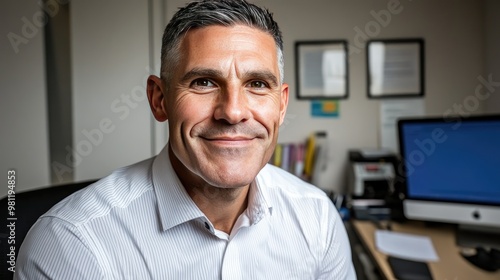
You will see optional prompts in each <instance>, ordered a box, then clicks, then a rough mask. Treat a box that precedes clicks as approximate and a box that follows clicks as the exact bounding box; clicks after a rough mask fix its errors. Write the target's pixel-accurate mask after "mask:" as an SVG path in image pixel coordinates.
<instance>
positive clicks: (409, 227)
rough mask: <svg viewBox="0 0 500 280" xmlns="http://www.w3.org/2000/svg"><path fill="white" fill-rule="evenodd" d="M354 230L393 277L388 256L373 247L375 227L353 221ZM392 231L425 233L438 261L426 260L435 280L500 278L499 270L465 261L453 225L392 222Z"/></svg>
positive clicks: (380, 266)
mask: <svg viewBox="0 0 500 280" xmlns="http://www.w3.org/2000/svg"><path fill="white" fill-rule="evenodd" d="M352 225H353V227H354V230H355V231H356V233H357V234H358V235H359V237H360V239H361V242H363V243H364V246H365V247H366V249H367V250H369V251H370V253H371V254H372V256H373V258H374V259H375V261H376V262H377V265H378V267H379V268H380V270H381V272H382V273H383V274H384V276H385V277H386V278H387V279H396V278H395V277H394V275H393V274H392V270H391V267H390V266H389V263H388V262H387V255H385V254H383V253H381V252H379V251H378V250H377V249H376V247H375V230H376V227H375V225H374V224H373V223H372V222H369V221H356V220H354V221H352ZM391 227H392V230H394V231H396V232H403V233H411V234H419V235H424V236H428V237H430V238H431V239H432V243H433V245H434V248H435V249H436V252H437V254H438V256H439V261H438V262H429V263H428V265H429V269H430V270H431V273H432V277H433V278H434V280H469V279H470V280H489V279H495V280H499V279H500V271H496V272H495V273H491V272H487V271H484V270H482V269H479V268H477V267H475V266H474V265H472V264H470V263H469V262H468V261H467V260H465V259H464V258H463V257H462V256H461V255H460V251H459V248H458V247H457V246H456V245H455V232H454V229H453V228H452V227H447V226H439V227H424V225H423V224H422V223H419V222H411V223H404V224H399V223H392V224H391Z"/></svg>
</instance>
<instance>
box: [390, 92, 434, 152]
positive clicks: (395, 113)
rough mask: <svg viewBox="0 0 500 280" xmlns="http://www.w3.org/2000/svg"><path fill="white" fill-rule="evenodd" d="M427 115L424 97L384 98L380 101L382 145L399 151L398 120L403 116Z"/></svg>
mask: <svg viewBox="0 0 500 280" xmlns="http://www.w3.org/2000/svg"><path fill="white" fill-rule="evenodd" d="M423 115H425V105H424V99H421V98H418V99H401V100H393V99H388V100H383V101H381V102H380V138H381V139H380V146H381V148H385V149H389V150H391V151H393V152H395V153H397V152H399V148H398V135H397V121H398V119H399V118H402V117H416V116H423Z"/></svg>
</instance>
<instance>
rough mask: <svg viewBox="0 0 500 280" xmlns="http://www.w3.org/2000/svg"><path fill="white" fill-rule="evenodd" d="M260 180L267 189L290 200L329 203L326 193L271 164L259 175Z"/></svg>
mask: <svg viewBox="0 0 500 280" xmlns="http://www.w3.org/2000/svg"><path fill="white" fill-rule="evenodd" d="M259 180H260V182H261V183H263V185H264V186H265V187H266V189H267V190H268V191H270V192H273V193H276V192H277V193H280V194H281V195H283V196H286V197H288V198H291V199H293V198H300V199H304V198H305V199H307V198H310V199H312V200H321V201H329V198H328V197H327V196H326V194H325V192H324V191H323V190H321V189H319V188H318V187H316V186H314V185H312V184H310V183H308V182H306V181H304V180H302V179H301V178H299V177H297V176H295V175H293V174H291V173H289V172H287V171H285V170H283V169H281V168H279V167H276V166H274V165H271V164H267V165H266V166H265V167H264V168H263V169H262V170H261V172H260V173H259Z"/></svg>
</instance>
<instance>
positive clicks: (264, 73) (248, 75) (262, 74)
mask: <svg viewBox="0 0 500 280" xmlns="http://www.w3.org/2000/svg"><path fill="white" fill-rule="evenodd" d="M243 78H244V79H245V80H263V81H267V82H269V83H270V86H271V87H276V86H278V78H277V77H276V75H274V74H273V73H272V72H271V71H268V70H257V71H248V72H245V73H244V74H243Z"/></svg>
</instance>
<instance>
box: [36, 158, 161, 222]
mask: <svg viewBox="0 0 500 280" xmlns="http://www.w3.org/2000/svg"><path fill="white" fill-rule="evenodd" d="M152 162H153V159H147V160H144V161H141V162H138V163H135V164H132V165H129V166H126V167H122V168H119V169H117V170H115V171H113V172H112V173H111V174H110V175H108V176H106V177H104V178H102V179H100V180H98V181H97V182H95V183H93V184H91V185H89V186H87V187H85V188H83V189H82V190H79V191H77V192H76V193H73V194H71V195H70V196H68V197H66V198H65V199H63V200H62V201H61V202H59V203H58V204H56V205H55V206H54V207H52V208H51V209H50V210H49V211H48V212H47V213H45V214H44V215H42V216H41V218H50V217H52V218H58V219H61V220H64V221H66V222H69V223H71V224H74V225H78V224H81V223H86V222H88V221H90V220H92V219H95V218H99V217H103V216H106V215H108V214H109V213H110V211H111V210H112V209H114V208H116V207H120V208H126V207H128V206H129V205H130V204H131V203H132V202H133V201H134V200H136V199H137V198H139V197H141V196H142V195H143V194H145V193H146V192H148V191H151V190H152V184H151V168H150V167H151V164H152Z"/></svg>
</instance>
